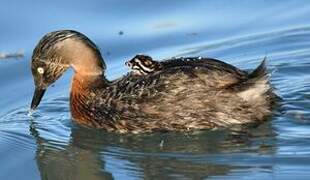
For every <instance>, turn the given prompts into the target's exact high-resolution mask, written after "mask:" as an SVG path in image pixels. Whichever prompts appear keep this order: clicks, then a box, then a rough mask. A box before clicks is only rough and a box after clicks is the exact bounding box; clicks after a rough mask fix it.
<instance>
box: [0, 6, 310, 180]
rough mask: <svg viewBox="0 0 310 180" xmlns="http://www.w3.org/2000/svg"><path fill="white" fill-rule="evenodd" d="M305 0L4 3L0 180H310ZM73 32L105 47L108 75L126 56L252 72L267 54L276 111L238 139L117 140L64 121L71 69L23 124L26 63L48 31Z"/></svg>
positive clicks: (218, 135) (224, 135) (0, 12)
mask: <svg viewBox="0 0 310 180" xmlns="http://www.w3.org/2000/svg"><path fill="white" fill-rule="evenodd" d="M309 8H310V3H309V2H308V1H306V0H304V1H302V0H298V1H285V2H284V1H243V0H239V1H234V3H232V2H231V1H228V0H227V1H225V0H224V1H216V0H214V1H213V0H211V1H203V0H201V1H199V0H197V1H177V0H175V1H169V2H167V1H164V0H159V1H158V0H157V1H152V2H150V1H148V2H146V1H139V0H134V1H126V2H124V1H112V0H111V1H99V0H97V1H92V2H90V1H80V0H78V1H71V2H70V1H67V2H63V1H60V0H54V1H50V2H45V3H43V2H42V1H39V0H36V1H32V2H28V1H17V0H10V1H2V2H1V6H0V23H1V28H0V40H1V41H0V52H18V51H19V50H23V51H24V53H25V56H24V57H23V58H21V59H17V60H15V59H1V60H0V82H1V86H0V87H1V88H0V107H1V110H0V179H33V180H35V179H94V180H95V179H143V178H144V179H204V178H211V179H237V178H243V179H265V178H268V179H293V178H294V179H295V178H299V179H308V178H309V177H310V156H309V155H310V143H309V142H310V131H309V128H310V110H309V109H310V19H309V16H310V11H309ZM57 29H76V30H78V31H81V32H83V33H85V34H86V35H87V36H89V37H90V38H91V39H92V40H93V41H94V42H95V43H96V44H98V46H99V47H100V48H101V50H102V53H103V56H104V59H105V61H106V63H107V65H108V70H107V76H108V77H109V78H111V79H113V78H116V77H120V76H121V75H122V74H124V73H126V71H127V69H126V67H125V66H124V64H123V63H124V61H125V59H128V58H131V57H132V56H134V55H135V54H137V53H146V54H150V55H152V56H153V57H155V58H168V57H171V56H209V57H214V58H219V59H222V60H225V61H226V62H228V63H231V64H234V65H236V66H238V67H240V68H243V69H247V70H251V69H253V68H254V67H255V66H257V65H258V64H259V62H260V61H261V59H262V58H263V57H264V56H267V58H268V67H269V69H270V71H271V72H272V78H271V81H272V84H273V85H274V86H275V87H276V89H277V92H278V94H279V95H280V96H281V97H282V98H283V100H284V102H283V103H284V105H283V110H282V113H281V114H279V115H275V116H274V117H273V118H272V119H271V121H269V122H267V123H264V124H262V125H261V126H260V127H258V128H255V129H249V130H248V132H246V133H244V134H234V133H232V132H227V131H215V132H199V133H198V132H197V133H195V134H182V133H166V134H148V135H118V134H113V133H105V132H101V131H97V130H94V129H87V128H83V127H80V126H78V125H76V124H74V123H73V122H72V121H71V119H70V114H69V107H68V98H69V97H68V96H69V85H70V79H71V75H72V71H69V72H67V73H66V74H65V76H64V77H62V78H61V79H60V80H59V81H57V83H56V84H55V86H54V87H51V88H50V89H49V90H48V92H47V93H46V96H45V97H44V99H43V102H42V103H41V105H40V107H39V109H38V111H36V112H35V113H34V114H33V115H31V116H28V109H29V104H30V101H31V98H32V93H33V89H34V86H33V81H32V77H31V73H30V67H29V64H30V61H29V60H30V57H31V53H32V50H33V48H34V46H35V45H36V43H37V41H38V40H39V39H40V38H41V37H42V36H43V35H44V34H45V33H47V32H49V31H53V30H57Z"/></svg>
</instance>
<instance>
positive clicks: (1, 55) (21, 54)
mask: <svg viewBox="0 0 310 180" xmlns="http://www.w3.org/2000/svg"><path fill="white" fill-rule="evenodd" d="M22 57H24V52H23V51H18V52H16V53H3V52H0V59H9V58H16V59H18V58H22Z"/></svg>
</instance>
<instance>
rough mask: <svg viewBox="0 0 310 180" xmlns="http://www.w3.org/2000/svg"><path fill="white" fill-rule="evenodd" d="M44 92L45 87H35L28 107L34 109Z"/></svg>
mask: <svg viewBox="0 0 310 180" xmlns="http://www.w3.org/2000/svg"><path fill="white" fill-rule="evenodd" d="M44 93H45V89H42V88H38V87H36V89H35V91H34V94H33V98H32V101H31V107H30V108H31V110H32V111H34V110H35V109H36V108H37V107H38V105H39V104H40V101H41V99H42V97H43V95H44Z"/></svg>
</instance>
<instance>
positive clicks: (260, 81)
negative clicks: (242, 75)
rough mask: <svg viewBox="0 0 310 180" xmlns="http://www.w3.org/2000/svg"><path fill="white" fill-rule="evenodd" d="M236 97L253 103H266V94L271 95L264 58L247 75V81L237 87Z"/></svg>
mask: <svg viewBox="0 0 310 180" xmlns="http://www.w3.org/2000/svg"><path fill="white" fill-rule="evenodd" d="M239 90H241V91H240V92H239V93H238V96H240V97H241V98H243V99H244V100H246V101H249V102H253V103H259V104H261V103H264V102H265V103H267V101H268V100H267V99H269V98H268V96H269V95H268V93H272V87H271V85H270V83H269V75H268V72H267V68H266V57H265V58H264V59H263V61H262V62H261V64H260V65H259V66H258V67H257V68H256V69H255V70H254V71H253V72H252V73H250V74H249V75H248V79H247V80H246V81H244V82H242V83H241V84H240V85H239Z"/></svg>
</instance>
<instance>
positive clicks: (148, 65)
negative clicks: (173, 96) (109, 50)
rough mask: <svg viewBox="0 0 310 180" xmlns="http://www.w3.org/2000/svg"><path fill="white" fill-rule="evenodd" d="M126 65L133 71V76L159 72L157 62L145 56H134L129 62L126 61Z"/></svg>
mask: <svg viewBox="0 0 310 180" xmlns="http://www.w3.org/2000/svg"><path fill="white" fill-rule="evenodd" d="M126 65H127V66H128V67H129V68H131V69H132V70H133V73H134V74H135V75H147V74H150V73H152V72H154V71H156V70H159V68H160V65H159V63H158V62H156V61H154V60H153V59H152V58H151V57H149V56H145V55H137V56H135V57H134V58H133V59H131V60H130V61H127V62H126Z"/></svg>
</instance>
